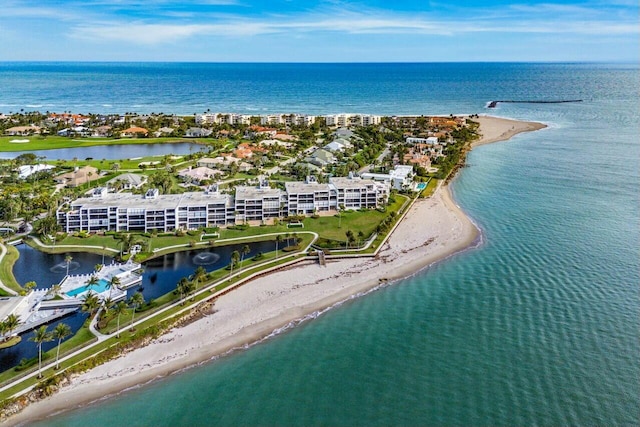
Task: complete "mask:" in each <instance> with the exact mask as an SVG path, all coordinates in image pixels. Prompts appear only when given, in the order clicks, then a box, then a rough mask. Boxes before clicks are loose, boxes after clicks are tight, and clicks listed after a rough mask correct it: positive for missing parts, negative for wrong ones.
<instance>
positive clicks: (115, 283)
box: [107, 276, 120, 298]
mask: <svg viewBox="0 0 640 427" xmlns="http://www.w3.org/2000/svg"><path fill="white" fill-rule="evenodd" d="M118 286H120V279H119V278H118V277H116V276H112V277H111V280H110V281H109V283H108V284H107V289H109V298H111V290H112V289H113V288H114V287H116V288H117V287H118Z"/></svg>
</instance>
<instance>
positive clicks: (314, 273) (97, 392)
mask: <svg viewBox="0 0 640 427" xmlns="http://www.w3.org/2000/svg"><path fill="white" fill-rule="evenodd" d="M474 120H476V121H479V122H480V126H481V132H483V137H482V138H481V139H480V140H479V141H477V142H476V143H474V144H473V145H472V146H473V147H476V146H480V145H483V144H487V143H490V142H497V141H503V140H506V139H509V138H511V137H512V136H514V135H517V134H518V133H521V132H527V131H533V130H537V129H542V128H544V127H546V125H544V124H541V123H535V122H521V121H515V120H510V119H501V118H496V117H486V116H481V117H480V119H474ZM424 218H428V219H429V221H428V222H427V223H426V224H425V223H424V221H423V219H424ZM479 239H481V231H480V230H479V229H478V227H477V226H476V225H475V224H474V223H473V222H472V221H471V219H470V218H469V217H468V216H467V215H466V214H465V213H464V212H463V210H462V209H461V208H460V207H459V206H458V205H457V204H456V203H455V201H454V200H453V198H452V196H451V192H450V189H449V187H448V186H446V185H443V186H441V187H440V188H438V189H437V190H436V192H435V193H434V195H433V196H432V197H431V198H429V199H420V200H418V201H416V202H415V203H414V204H413V206H412V207H411V208H410V210H409V212H407V215H406V216H405V217H404V218H403V219H402V220H401V221H400V223H399V224H398V227H397V228H396V230H395V231H394V232H393V234H392V235H391V236H390V237H389V239H388V240H387V242H386V243H385V244H384V246H383V248H382V250H381V251H380V253H379V255H378V256H377V257H375V258H359V259H345V260H330V261H329V262H328V263H327V265H326V266H319V265H318V264H317V263H315V262H314V261H305V262H302V263H300V264H297V265H296V266H293V267H292V268H289V269H286V270H283V271H278V272H275V273H272V274H269V275H268V276H265V277H260V278H257V279H255V280H253V281H251V282H248V283H246V284H245V285H243V286H241V287H240V288H238V289H236V290H234V291H233V292H231V293H228V294H226V295H223V296H221V297H220V298H218V300H216V302H215V304H214V307H213V311H212V312H211V313H209V314H208V315H207V316H205V317H204V318H202V319H199V320H197V321H195V322H193V323H190V324H188V325H186V326H184V327H181V328H175V329H173V330H171V331H169V332H168V333H166V334H165V335H163V336H161V337H159V338H158V339H156V340H154V341H152V342H151V343H150V344H149V345H147V346H145V347H142V348H140V349H136V350H134V351H132V352H130V353H127V354H124V355H122V356H121V357H119V358H117V359H114V360H111V361H109V362H107V363H105V364H103V365H100V366H98V367H96V368H94V369H92V370H91V371H88V372H85V373H84V374H81V375H79V376H77V377H75V378H73V379H72V381H71V384H70V385H68V386H65V387H63V388H62V389H60V391H59V392H58V393H56V394H54V395H53V396H51V397H49V398H47V399H44V400H41V401H39V402H35V403H32V404H31V405H29V406H27V407H26V408H25V409H24V410H23V411H22V412H20V413H18V414H16V415H14V416H13V417H11V418H9V419H7V420H6V422H7V423H8V424H9V425H15V424H21V423H28V422H29V421H34V420H41V419H44V418H47V417H49V416H51V415H54V414H59V413H62V412H65V411H68V410H72V409H77V408H80V407H83V406H86V405H87V404H91V403H94V402H98V401H102V400H104V399H106V398H109V397H113V396H116V395H119V394H120V393H123V392H126V391H127V390H131V389H135V388H138V387H141V386H143V385H145V384H147V383H149V382H151V381H154V380H156V379H159V378H163V377H166V376H168V375H171V374H174V373H178V372H181V371H184V370H186V369H189V368H191V367H194V366H198V365H200V364H203V363H206V362H208V361H211V360H215V359H217V358H219V357H224V356H225V355H228V354H230V353H232V352H234V351H237V350H241V349H245V348H247V347H249V346H252V345H254V344H256V343H259V342H262V341H264V340H266V339H268V338H270V337H271V336H274V335H277V334H279V333H282V332H284V331H286V330H287V329H289V328H291V327H295V326H297V325H299V324H301V323H303V322H305V321H306V320H308V319H312V318H315V317H317V316H318V315H321V314H322V313H324V312H326V311H327V310H329V309H331V308H333V307H336V306H339V305H341V304H343V303H344V302H346V301H349V300H351V299H354V298H357V297H360V296H362V295H366V294H367V293H369V292H374V291H375V290H377V289H379V288H381V287H385V286H389V285H392V284H395V282H397V281H399V280H401V279H404V278H408V277H411V276H413V275H415V274H418V273H419V272H420V271H423V270H424V269H426V268H429V267H430V266H431V265H433V264H435V263H437V262H441V261H443V260H445V259H447V258H449V257H451V256H453V255H455V254H457V253H460V252H462V251H465V250H467V249H469V248H473V247H475V244H476V243H477V242H478V241H479ZM293 271H295V274H292V272H293Z"/></svg>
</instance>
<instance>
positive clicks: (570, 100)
mask: <svg viewBox="0 0 640 427" xmlns="http://www.w3.org/2000/svg"><path fill="white" fill-rule="evenodd" d="M500 102H503V103H504V102H506V103H509V104H566V103H569V102H582V99H567V100H560V101H516V100H503V101H490V102H489V103H488V104H487V108H496V107H497V106H498V103H500Z"/></svg>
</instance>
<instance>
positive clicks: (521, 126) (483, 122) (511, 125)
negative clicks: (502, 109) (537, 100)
mask: <svg viewBox="0 0 640 427" xmlns="http://www.w3.org/2000/svg"><path fill="white" fill-rule="evenodd" d="M472 120H473V121H475V122H478V123H480V133H481V134H482V138H480V139H479V140H478V141H476V142H474V143H473V144H472V146H473V147H478V146H480V145H484V144H490V143H492V142H498V141H506V140H508V139H511V138H512V137H514V136H515V135H517V134H519V133H522V132H532V131H535V130H540V129H544V128H546V127H547V125H545V124H544V123H539V122H525V121H520V120H512V119H505V118H502V117H494V116H479V117H477V118H473V119H472Z"/></svg>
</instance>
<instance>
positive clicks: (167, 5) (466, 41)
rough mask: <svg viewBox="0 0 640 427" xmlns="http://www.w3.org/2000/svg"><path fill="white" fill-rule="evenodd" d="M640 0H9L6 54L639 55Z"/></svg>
mask: <svg viewBox="0 0 640 427" xmlns="http://www.w3.org/2000/svg"><path fill="white" fill-rule="evenodd" d="M638 14H639V7H638V0H611V1H598V0H593V1H588V0H587V1H580V2H578V1H554V0H550V1H545V2H540V3H536V2H526V1H519V2H518V1H507V0H485V1H475V0H472V1H457V2H450V1H433V2H432V1H428V0H408V1H404V0H385V1H382V0H371V1H341V0H327V1H307V0H262V1H253V0H183V1H174V0H83V1H81V0H2V4H1V7H0V60H3V61H21V60H42V61H56V60H59V61H79V60H87V61H211V62H235V61H240V62H254V61H255V62H265V61H266V62H281V61H288V62H316V61H317V62H363V61H364V62H369V61H373V62H380V61H381V62H395V61H408V62H432V61H437V62H440V61H625V62H638V57H639V50H640V44H639V39H640V36H639V34H640V22H639V17H638V16H639V15H638Z"/></svg>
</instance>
